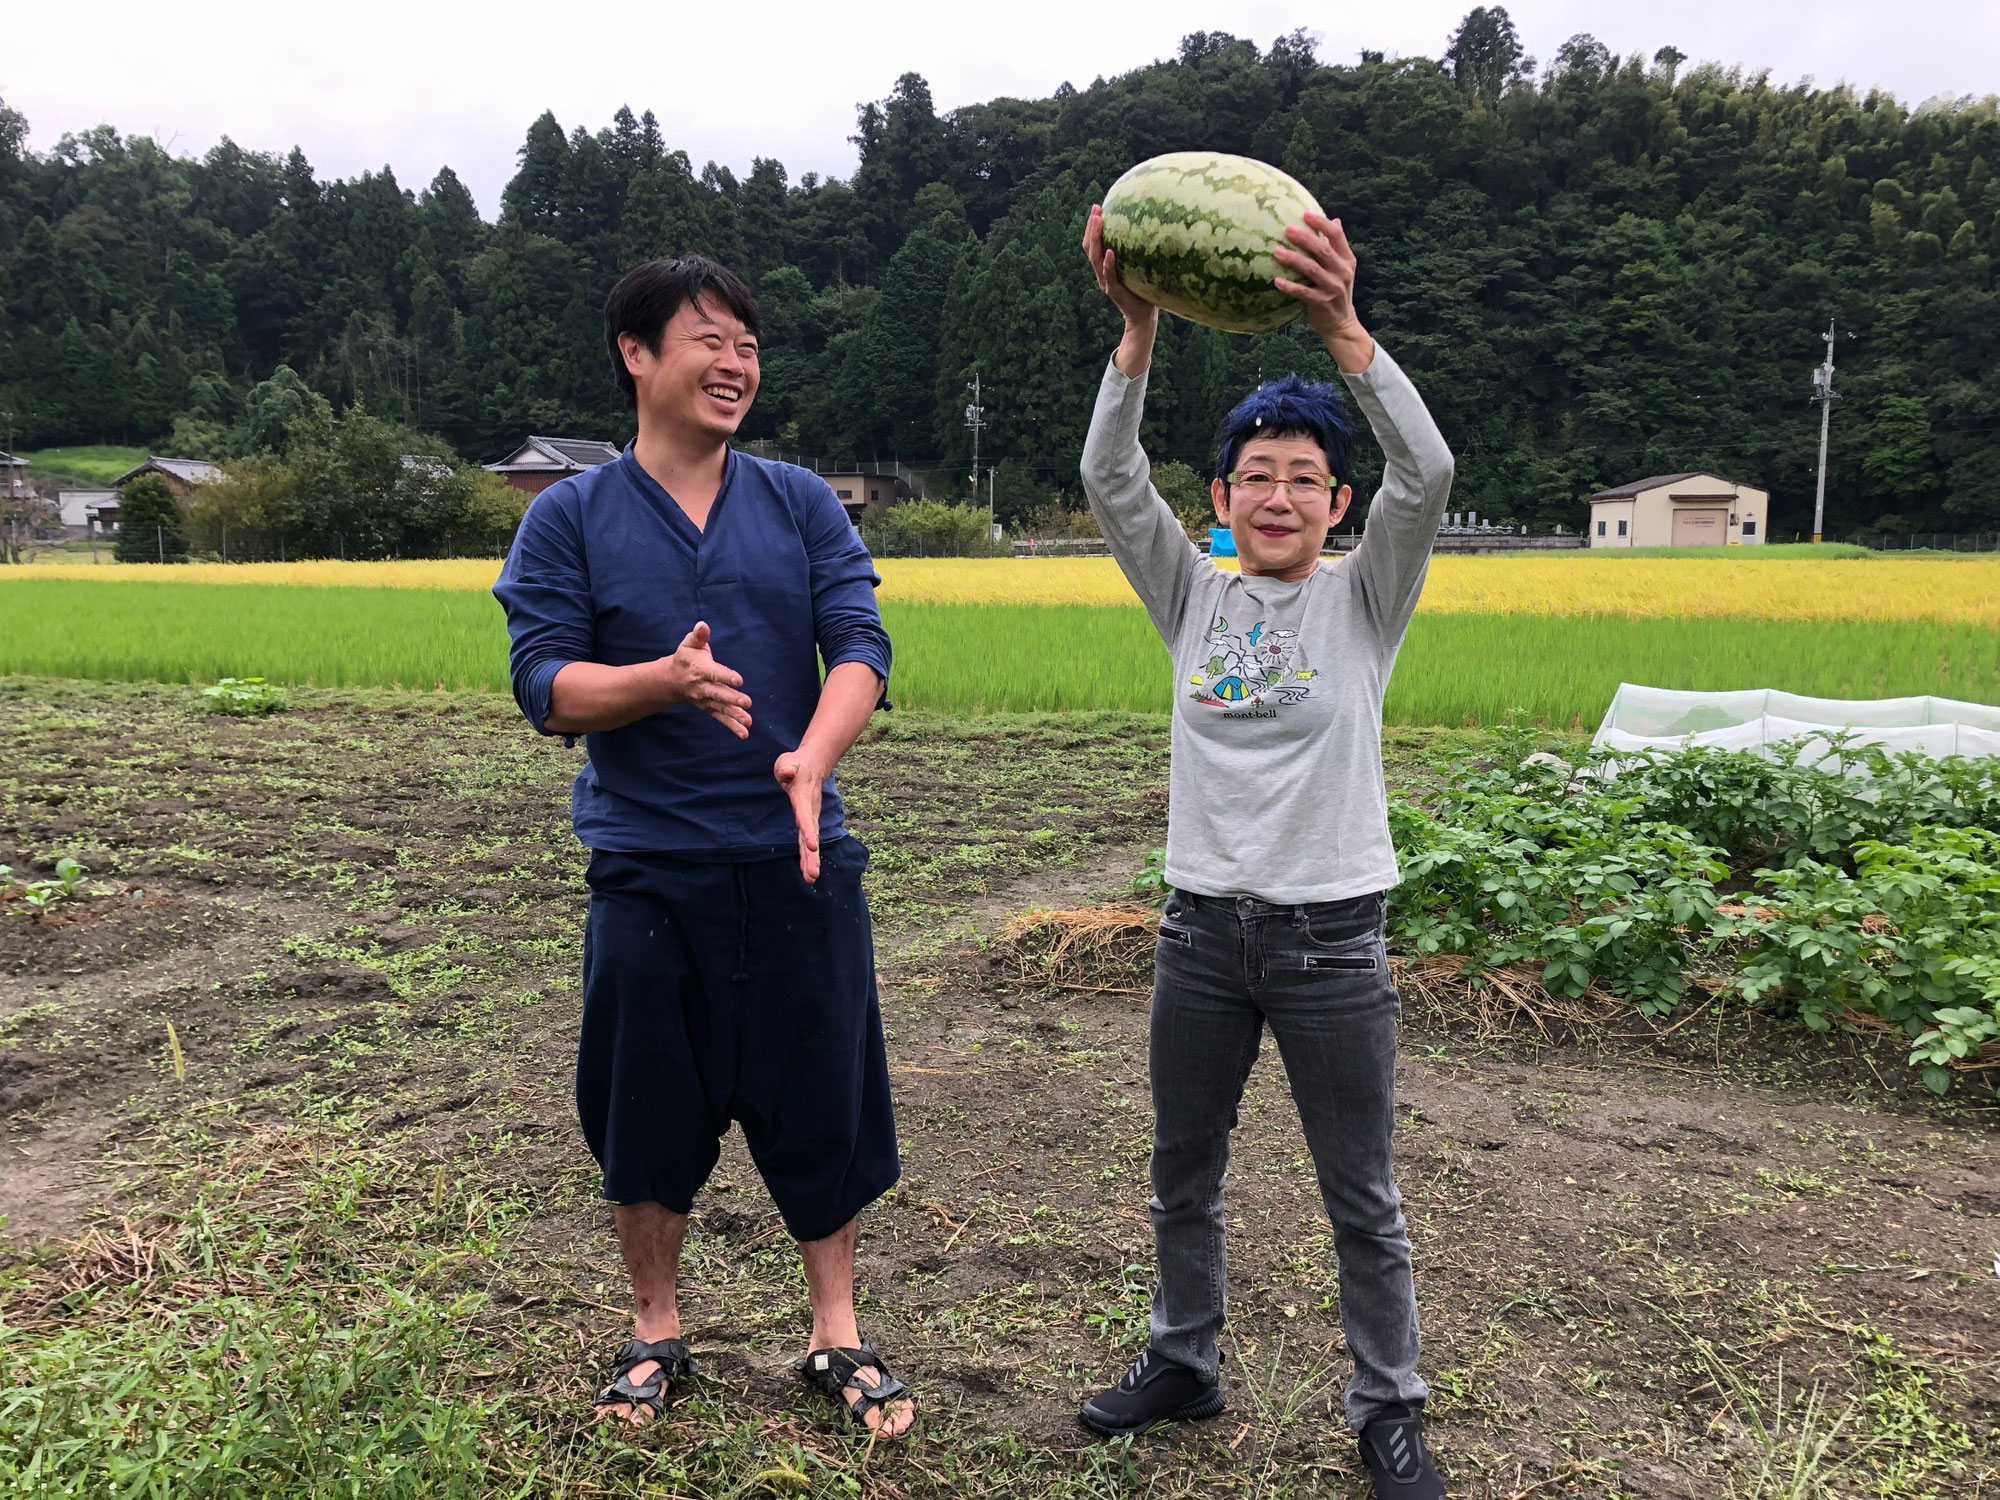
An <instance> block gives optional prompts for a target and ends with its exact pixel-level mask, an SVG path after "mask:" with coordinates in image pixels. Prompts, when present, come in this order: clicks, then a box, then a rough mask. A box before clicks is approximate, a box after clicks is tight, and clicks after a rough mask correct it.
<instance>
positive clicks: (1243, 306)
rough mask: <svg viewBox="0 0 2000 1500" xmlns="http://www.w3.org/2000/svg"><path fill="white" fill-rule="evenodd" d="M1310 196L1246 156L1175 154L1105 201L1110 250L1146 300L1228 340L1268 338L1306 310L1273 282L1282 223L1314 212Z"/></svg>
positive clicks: (1124, 181) (1120, 184)
mask: <svg viewBox="0 0 2000 1500" xmlns="http://www.w3.org/2000/svg"><path fill="white" fill-rule="evenodd" d="M1319 211H1320V207H1319V204H1318V203H1316V202H1314V201H1313V195H1312V194H1311V193H1309V192H1307V191H1306V190H1305V189H1304V188H1303V187H1301V186H1300V185H1299V184H1298V183H1297V182H1295V181H1293V180H1292V179H1291V178H1290V177H1288V176H1287V175H1286V174H1285V173H1283V172H1280V171H1279V170H1278V169H1277V168H1276V167H1273V166H1270V165H1268V164H1266V163H1264V162H1261V161H1253V160H1252V159H1251V158H1249V157H1247V156H1225V155H1223V154H1221V153H1219V152H1214V151H1172V152H1169V153H1168V154H1167V155H1165V156H1156V157H1154V158H1152V159H1151V160H1150V161H1142V162H1140V163H1139V165H1138V166H1136V167H1134V168H1133V169H1132V170H1131V171H1129V172H1127V173H1126V174H1125V175H1124V176H1123V177H1121V178H1119V179H1118V180H1117V181H1116V182H1114V183H1112V184H1111V191H1110V192H1108V193H1106V194H1105V195H1104V243H1105V245H1106V246H1107V247H1108V248H1109V249H1110V250H1111V251H1112V252H1113V253H1115V254H1116V255H1117V257H1118V274H1119V277H1120V278H1121V279H1122V280H1123V281H1124V283H1125V284H1126V285H1127V286H1129V287H1130V288H1132V290H1133V291H1135V292H1137V293H1138V294H1139V295H1140V296H1142V297H1144V298H1145V299H1146V300H1147V301H1148V302H1152V303H1156V304H1158V305H1159V306H1161V307H1164V308H1165V309H1166V310H1167V311H1168V312H1171V313H1179V314H1180V315H1181V316H1182V317H1184V318H1192V319H1193V320H1194V321H1195V322H1197V323H1206V324H1207V325H1208V326H1209V327H1211V328H1222V329H1226V330H1227V331H1229V332H1230V333H1269V332H1270V331H1271V330H1272V329H1274V328H1282V327H1283V326H1284V325H1285V324H1287V323H1289V322H1291V320H1292V319H1293V318H1295V317H1297V316H1298V315H1299V313H1300V312H1302V311H1303V310H1304V309H1303V307H1302V306H1301V304H1300V303H1299V302H1298V301H1297V300H1296V299H1295V298H1292V297H1287V296H1286V295H1285V294H1284V293H1283V292H1281V291H1279V290H1278V289H1277V288H1276V287H1274V286H1272V285H1271V281H1272V278H1274V277H1277V276H1282V275H1284V274H1286V273H1285V269H1284V267H1282V266H1280V265H1279V264H1278V262H1277V261H1276V260H1275V259H1274V258H1273V257H1272V255H1271V249H1272V247H1273V246H1274V245H1281V244H1283V243H1285V238H1284V235H1285V226H1286V225H1287V224H1297V223H1301V222H1302V221H1303V220H1304V218H1305V216H1306V215H1307V214H1308V213H1318V212H1319Z"/></svg>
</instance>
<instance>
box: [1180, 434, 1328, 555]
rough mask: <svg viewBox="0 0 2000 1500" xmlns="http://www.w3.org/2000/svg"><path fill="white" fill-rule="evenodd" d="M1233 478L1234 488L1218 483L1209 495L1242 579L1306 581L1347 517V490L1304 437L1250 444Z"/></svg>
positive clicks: (1239, 458)
mask: <svg viewBox="0 0 2000 1500" xmlns="http://www.w3.org/2000/svg"><path fill="white" fill-rule="evenodd" d="M1234 474H1235V478H1234V479H1233V481H1229V482H1225V480H1223V479H1217V480H1216V481H1215V482H1214V483H1213V484H1212V485H1211V486H1210V490H1209V493H1210V494H1211V496H1212V497H1213V498H1214V501H1215V517H1216V519H1217V520H1218V521H1220V522H1221V523H1222V524H1223V525H1225V526H1227V527H1228V528H1229V534H1230V535H1231V536H1233V537H1234V538H1235V539H1236V555H1237V557H1238V558H1239V559H1240V560H1241V565H1242V568H1243V571H1244V572H1245V573H1250V574H1256V575H1260V576H1264V577H1276V578H1285V579H1294V580H1295V579H1300V578H1304V577H1306V576H1307V575H1308V574H1309V573H1311V572H1312V570H1313V569H1314V568H1315V567H1317V566H1318V565H1319V550H1320V548H1321V547H1323V546H1325V545H1326V534H1327V532H1328V531H1330V530H1331V529H1332V528H1333V527H1334V525H1335V524H1336V523H1337V522H1338V521H1339V520H1340V518H1341V517H1342V516H1343V515H1345V514H1346V513H1347V505H1348V502H1349V501H1350V500H1352V499H1353V498H1354V491H1353V489H1352V488H1351V487H1350V486H1348V485H1345V484H1341V483H1340V478H1339V476H1338V475H1335V474H1330V473H1329V471H1328V466H1327V461H1326V453H1325V451H1324V450H1323V449H1321V447H1320V445H1319V444H1318V443H1316V442H1314V441H1313V440H1312V439H1311V438H1309V437H1260V438H1255V439H1253V440H1251V441H1250V442H1247V443H1245V444H1244V445H1243V446H1242V448H1240V449H1239V450H1238V451H1237V454H1236V468H1235V470H1234ZM1280 481H1283V482H1282V483H1281V482H1280ZM1336 486H1338V487H1337V488H1336Z"/></svg>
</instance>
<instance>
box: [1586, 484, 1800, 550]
mask: <svg viewBox="0 0 2000 1500" xmlns="http://www.w3.org/2000/svg"><path fill="white" fill-rule="evenodd" d="M1770 504H1771V497H1770V494H1769V493H1768V492H1767V491H1764V490H1760V489H1757V488H1755V487H1754V486H1752V485H1747V484H1738V483H1737V482H1736V481H1735V480H1733V479H1724V478H1723V477H1722V476H1721V475H1719V474H1705V473H1699V472H1697V473H1692V474H1655V475H1653V476H1652V477H1651V478H1648V479H1639V480H1634V481H1633V482H1632V483H1631V484H1623V485H1620V486H1619V487H1618V488H1617V489H1615V490H1599V491H1598V492H1597V493H1596V494H1595V495H1592V496H1591V497H1590V545H1591V546H1592V547H1723V546H1730V547H1733V546H1738V545H1743V546H1757V545H1761V544H1762V543H1763V542H1764V540H1765V539H1766V537H1767V536H1768V534H1769V519H1770V518H1769V514H1768V512H1769V510H1770Z"/></svg>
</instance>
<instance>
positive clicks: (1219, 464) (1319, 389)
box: [1215, 375, 1354, 488]
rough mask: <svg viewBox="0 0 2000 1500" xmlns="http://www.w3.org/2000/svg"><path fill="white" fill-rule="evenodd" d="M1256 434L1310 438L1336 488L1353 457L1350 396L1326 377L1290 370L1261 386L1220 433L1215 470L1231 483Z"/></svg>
mask: <svg viewBox="0 0 2000 1500" xmlns="http://www.w3.org/2000/svg"><path fill="white" fill-rule="evenodd" d="M1257 437H1303V438H1311V439H1312V440H1313V441H1314V442H1315V443H1318V444H1319V446H1320V451H1321V452H1323V453H1324V454H1326V466H1327V468H1329V469H1330V470H1332V472H1333V482H1334V485H1335V487H1336V488H1338V487H1339V486H1340V485H1342V484H1344V483H1346V482H1347V477H1348V468H1349V466H1350V465H1351V464H1352V463H1353V461H1354V418H1353V417H1352V416H1351V415H1350V414H1349V412H1348V409H1347V399H1346V397H1344V396H1342V395H1341V393H1340V392H1339V391H1337V390H1335V389H1334V387H1333V386H1332V385H1330V384H1328V383H1327V382H1326V381H1324V380H1301V379H1300V378H1299V377H1298V376H1296V375H1287V376H1285V377H1284V378H1283V379H1281V380H1273V381H1269V382H1267V383H1265V384H1264V385H1260V386H1258V387H1257V389H1256V390H1254V391H1252V392H1251V393H1250V394H1249V395H1247V396H1245V397H1244V398H1243V399H1242V400H1241V401H1239V402H1237V403H1236V405H1235V406H1233V407H1231V408H1230V411H1229V415H1228V416H1226V417H1224V418H1223V419H1222V426H1221V427H1220V428H1218V429H1217V430H1216V434H1215V472H1216V474H1217V475H1219V476H1221V478H1222V482H1223V483H1224V484H1225V485H1226V484H1227V483H1228V482H1229V478H1228V476H1229V475H1230V474H1231V473H1232V472H1234V470H1235V468H1236V455H1237V454H1239V453H1241V452H1242V451H1243V445H1244V444H1245V443H1247V442H1249V441H1250V440H1251V439H1252V438H1257Z"/></svg>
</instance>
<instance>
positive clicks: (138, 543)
mask: <svg viewBox="0 0 2000 1500" xmlns="http://www.w3.org/2000/svg"><path fill="white" fill-rule="evenodd" d="M117 550H118V560H119V561H120V562H128V563H146V562H186V561H187V538H186V536H185V535H184V534H183V532H182V529H181V508H180V505H179V503H178V502H177V501H176V500H175V499H174V492H173V491H172V490H171V489H169V488H168V487H167V481H166V480H165V479H163V478H162V477H161V476H160V475H158V474H141V475H140V476H139V477H138V478H137V479H134V480H131V481H130V482H128V483H127V484H126V485H125V487H124V488H123V489H121V490H120V491H119V492H118V549H117Z"/></svg>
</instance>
